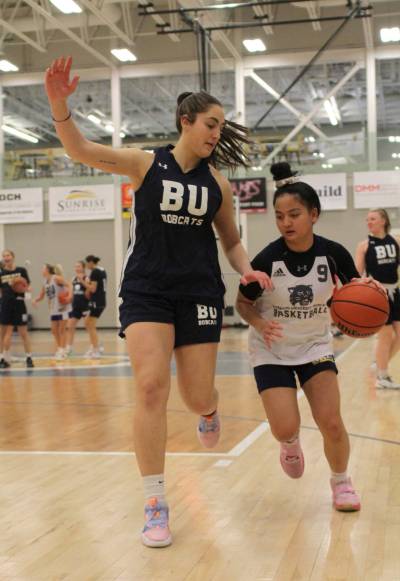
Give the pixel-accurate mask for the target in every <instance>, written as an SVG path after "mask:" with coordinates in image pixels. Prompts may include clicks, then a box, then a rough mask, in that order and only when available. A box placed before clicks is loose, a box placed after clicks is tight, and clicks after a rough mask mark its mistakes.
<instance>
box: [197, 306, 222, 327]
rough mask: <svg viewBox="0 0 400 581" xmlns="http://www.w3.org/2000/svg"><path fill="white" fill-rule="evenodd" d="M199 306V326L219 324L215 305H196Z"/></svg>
mask: <svg viewBox="0 0 400 581" xmlns="http://www.w3.org/2000/svg"><path fill="white" fill-rule="evenodd" d="M196 306H197V323H198V324H199V326H201V327H202V326H204V325H216V324H217V315H218V312H217V309H216V308H215V307H209V306H207V305H196Z"/></svg>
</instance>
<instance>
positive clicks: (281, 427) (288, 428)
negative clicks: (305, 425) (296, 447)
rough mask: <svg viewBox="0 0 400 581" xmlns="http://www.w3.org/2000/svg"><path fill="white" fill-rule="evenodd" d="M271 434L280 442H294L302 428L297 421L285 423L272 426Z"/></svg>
mask: <svg viewBox="0 0 400 581" xmlns="http://www.w3.org/2000/svg"><path fill="white" fill-rule="evenodd" d="M270 426H271V432H272V435H273V436H274V438H276V439H277V440H278V441H279V442H288V441H289V440H292V439H293V438H294V437H295V436H296V434H298V433H299V429H300V426H299V424H298V422H296V421H294V420H293V421H291V422H290V421H289V422H285V423H279V424H277V425H275V426H273V425H271V424H270Z"/></svg>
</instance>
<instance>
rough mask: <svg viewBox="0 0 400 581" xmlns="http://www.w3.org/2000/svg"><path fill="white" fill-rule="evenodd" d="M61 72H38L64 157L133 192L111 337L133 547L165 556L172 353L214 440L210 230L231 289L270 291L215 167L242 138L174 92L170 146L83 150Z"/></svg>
mask: <svg viewBox="0 0 400 581" xmlns="http://www.w3.org/2000/svg"><path fill="white" fill-rule="evenodd" d="M70 69H71V59H70V58H69V59H67V60H65V59H58V60H56V61H55V62H53V64H52V65H51V67H50V68H49V69H48V70H47V73H46V91H47V95H48V98H49V101H50V106H51V110H52V115H53V119H54V120H55V127H56V130H57V134H58V136H59V138H60V139H61V141H62V143H63V145H64V148H65V150H66V152H67V153H68V154H69V155H70V156H71V157H72V158H73V159H75V160H77V161H80V162H81V163H86V164H88V165H90V166H92V167H96V168H99V169H101V170H103V171H107V172H110V173H111V172H112V173H116V174H123V175H127V176H128V177H129V179H130V182H131V184H132V186H133V190H134V191H135V194H134V196H133V208H132V222H131V235H130V242H129V248H128V252H127V254H126V257H125V262H124V269H123V275H122V281H121V287H120V296H121V298H122V305H121V308H120V318H121V333H123V334H124V335H126V339H127V347H128V351H129V355H130V358H131V362H132V365H133V368H134V371H135V380H136V397H135V412H134V413H135V418H134V439H135V453H136V458H137V460H138V463H139V467H140V471H141V473H142V476H143V482H144V489H145V496H146V507H145V515H146V524H145V527H144V529H143V532H142V541H143V543H144V544H145V545H147V546H152V547H157V546H166V545H169V544H170V543H171V542H172V540H171V534H170V530H169V526H168V506H167V504H166V500H165V489H164V462H165V447H166V433H167V421H166V407H167V402H168V396H169V391H170V363H171V358H172V355H173V353H174V354H175V361H176V365H177V377H178V384H179V388H180V391H181V394H182V397H183V399H184V401H185V403H186V405H187V406H188V407H189V408H190V409H191V410H192V411H193V412H195V413H197V414H200V421H199V424H198V436H199V439H200V441H201V442H202V443H203V444H204V445H205V446H208V447H212V446H214V445H216V443H217V441H218V437H219V433H220V424H219V417H218V414H217V411H216V410H217V403H218V393H217V391H216V389H215V386H214V377H215V366H216V356H217V344H218V341H219V338H220V331H221V326H222V308H223V295H224V290H225V289H224V285H223V282H222V279H221V271H220V267H219V263H218V252H217V244H216V240H215V233H214V230H213V225H214V226H215V227H216V229H217V231H218V234H219V237H220V240H221V243H222V247H223V249H224V252H225V254H226V256H227V258H228V260H229V262H230V264H231V265H232V267H233V268H234V269H235V270H236V271H237V272H239V273H241V274H242V282H244V283H247V282H251V281H255V280H258V281H259V282H260V284H261V286H263V287H266V286H268V285H269V284H270V280H269V278H268V277H267V275H266V274H264V273H259V272H255V271H254V270H253V269H252V268H251V265H250V262H249V259H248V256H247V254H246V252H245V250H244V248H243V246H242V244H241V242H240V237H239V233H238V231H237V228H236V225H235V222H234V211H233V199H232V191H231V188H230V185H229V182H228V180H227V178H225V177H224V176H223V175H222V174H221V173H220V172H219V171H218V170H217V169H216V167H217V166H219V167H228V168H232V169H233V168H234V167H236V166H240V165H243V164H244V163H245V160H246V159H247V158H246V154H245V151H244V149H243V145H244V144H245V143H247V137H246V130H245V128H243V127H241V126H239V125H237V124H235V123H233V122H230V121H226V120H225V116H224V111H223V108H222V105H221V103H220V102H219V101H218V100H217V99H215V98H214V97H212V96H211V95H208V94H207V93H205V92H200V93H184V94H182V95H180V96H179V97H178V105H177V110H176V126H177V129H178V132H179V134H180V137H179V139H178V142H177V144H176V145H175V146H172V145H171V146H168V147H162V148H160V149H159V150H157V152H156V153H155V155H153V154H151V153H148V152H145V151H141V150H138V149H134V148H131V149H118V150H117V149H111V148H109V147H106V146H103V145H100V144H97V143H93V142H90V141H88V140H87V139H85V138H84V137H83V136H82V134H81V133H80V132H79V130H78V128H77V127H76V125H75V124H74V122H73V120H72V119H71V114H70V111H69V109H68V106H67V102H66V99H67V97H68V96H69V95H71V94H72V93H73V92H74V91H75V89H76V87H77V84H78V81H79V79H78V77H74V78H73V79H72V81H70V80H69V74H70ZM199 368H201V373H199Z"/></svg>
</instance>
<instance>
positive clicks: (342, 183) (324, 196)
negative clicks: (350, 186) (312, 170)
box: [300, 173, 347, 210]
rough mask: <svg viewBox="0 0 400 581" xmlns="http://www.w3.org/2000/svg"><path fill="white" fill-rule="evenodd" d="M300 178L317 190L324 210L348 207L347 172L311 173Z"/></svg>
mask: <svg viewBox="0 0 400 581" xmlns="http://www.w3.org/2000/svg"><path fill="white" fill-rule="evenodd" d="M300 180H301V181H304V182H305V183H306V184H309V185H310V186H312V187H313V188H314V190H316V192H317V194H318V197H319V200H320V202H321V207H322V210H345V209H346V208H347V187H346V174H345V173H331V174H310V175H305V176H301V177H300Z"/></svg>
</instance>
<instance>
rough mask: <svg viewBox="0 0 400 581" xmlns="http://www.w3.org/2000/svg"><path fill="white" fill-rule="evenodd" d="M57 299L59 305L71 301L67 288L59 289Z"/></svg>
mask: <svg viewBox="0 0 400 581" xmlns="http://www.w3.org/2000/svg"><path fill="white" fill-rule="evenodd" d="M58 301H59V303H60V304H61V305H68V303H70V302H71V298H70V295H69V292H68V291H67V290H63V291H60V292H59V293H58Z"/></svg>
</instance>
